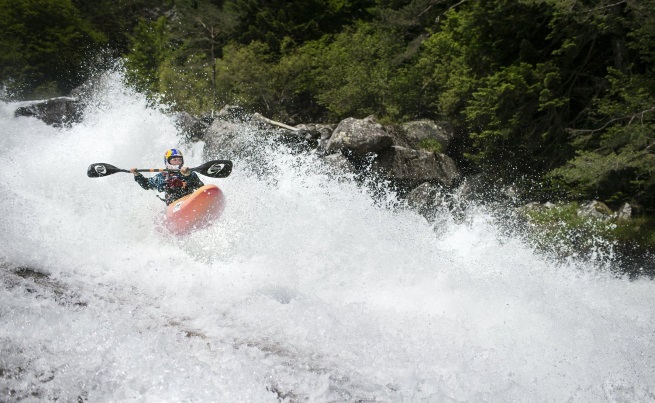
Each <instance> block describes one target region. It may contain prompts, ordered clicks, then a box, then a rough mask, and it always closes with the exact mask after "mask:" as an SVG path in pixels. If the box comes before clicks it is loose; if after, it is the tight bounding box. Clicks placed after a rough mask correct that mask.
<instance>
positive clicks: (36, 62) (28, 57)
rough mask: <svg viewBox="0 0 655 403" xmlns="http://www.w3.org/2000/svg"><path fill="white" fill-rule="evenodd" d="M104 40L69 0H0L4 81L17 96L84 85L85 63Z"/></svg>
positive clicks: (1, 73) (53, 92)
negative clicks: (82, 83)
mask: <svg viewBox="0 0 655 403" xmlns="http://www.w3.org/2000/svg"><path fill="white" fill-rule="evenodd" d="M104 43H105V38H104V36H103V35H102V34H100V33H99V32H98V31H96V30H94V29H93V28H92V27H91V26H90V24H88V23H87V22H86V21H85V20H84V19H82V17H81V16H80V13H79V12H78V10H77V9H76V8H75V7H74V6H73V4H72V3H71V1H70V0H59V1H53V0H0V66H1V67H0V83H1V84H2V85H3V86H6V88H7V91H8V92H9V93H10V94H14V95H15V96H17V97H47V96H55V95H61V93H65V92H67V91H69V90H71V89H72V88H74V87H75V86H77V85H79V84H81V82H82V81H83V80H84V79H85V77H86V71H85V69H84V68H83V67H84V64H85V63H86V61H87V60H88V59H91V58H92V56H93V53H94V50H96V49H97V48H98V47H99V46H101V45H102V44H104Z"/></svg>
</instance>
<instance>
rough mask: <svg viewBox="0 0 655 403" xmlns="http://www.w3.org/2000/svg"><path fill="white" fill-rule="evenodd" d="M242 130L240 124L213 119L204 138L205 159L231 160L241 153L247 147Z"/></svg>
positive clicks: (242, 127)
mask: <svg viewBox="0 0 655 403" xmlns="http://www.w3.org/2000/svg"><path fill="white" fill-rule="evenodd" d="M243 130H244V125H243V124H241V123H237V122H228V121H225V120H221V119H215V120H214V122H213V123H212V124H211V126H209V128H208V129H207V131H206V133H205V136H204V141H205V149H204V154H205V155H204V157H205V159H216V158H218V157H220V158H231V157H232V156H234V155H235V154H237V153H239V152H241V151H243V150H244V149H245V148H246V147H247V145H248V144H247V142H246V138H247V136H245V135H244V134H243V133H242V131H243Z"/></svg>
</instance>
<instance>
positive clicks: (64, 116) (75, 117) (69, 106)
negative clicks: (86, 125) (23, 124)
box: [14, 97, 82, 127]
mask: <svg viewBox="0 0 655 403" xmlns="http://www.w3.org/2000/svg"><path fill="white" fill-rule="evenodd" d="M14 116H16V117H35V118H37V119H40V120H42V121H43V122H45V123H47V124H49V125H51V126H54V127H65V126H70V125H71V124H73V123H78V122H80V121H81V119H82V107H81V106H80V104H79V101H78V99H77V98H73V97H59V98H51V99H46V100H44V101H38V102H35V103H33V104H31V105H27V106H22V107H19V108H17V109H16V110H15V111H14Z"/></svg>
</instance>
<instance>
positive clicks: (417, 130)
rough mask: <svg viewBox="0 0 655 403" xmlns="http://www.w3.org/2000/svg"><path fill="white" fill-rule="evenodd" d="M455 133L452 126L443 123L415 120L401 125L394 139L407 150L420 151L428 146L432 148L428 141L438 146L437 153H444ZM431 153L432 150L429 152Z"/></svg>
mask: <svg viewBox="0 0 655 403" xmlns="http://www.w3.org/2000/svg"><path fill="white" fill-rule="evenodd" d="M454 137H455V133H454V131H453V127H452V125H450V124H449V123H445V122H435V121H433V120H427V119H426V120H416V121H412V122H407V123H404V124H402V125H401V130H400V131H398V133H397V137H396V138H394V140H395V141H397V143H396V144H395V145H400V146H403V147H407V148H413V149H415V150H420V149H422V148H425V147H427V146H429V147H430V148H432V147H434V145H432V144H431V143H430V140H432V141H433V142H436V144H439V146H438V147H439V148H440V150H437V151H438V152H445V151H446V149H448V146H450V144H451V143H452V141H453V138H454ZM429 151H433V150H429Z"/></svg>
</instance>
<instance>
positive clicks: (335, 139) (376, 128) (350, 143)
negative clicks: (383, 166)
mask: <svg viewBox="0 0 655 403" xmlns="http://www.w3.org/2000/svg"><path fill="white" fill-rule="evenodd" d="M392 144H393V140H392V138H391V136H390V135H389V134H388V133H387V132H386V131H385V130H384V128H383V127H382V125H380V124H379V123H377V122H376V121H375V119H374V118H373V117H370V116H369V117H367V118H365V119H355V118H347V119H345V120H343V121H341V123H339V125H338V126H337V128H336V129H335V130H334V133H332V136H331V137H330V139H329V140H328V142H327V144H326V146H325V149H326V152H328V153H334V152H337V151H342V152H344V151H346V152H347V151H350V152H352V153H353V154H355V155H364V154H367V153H379V152H381V151H384V150H388V149H389V148H390V147H391V145H392Z"/></svg>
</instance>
